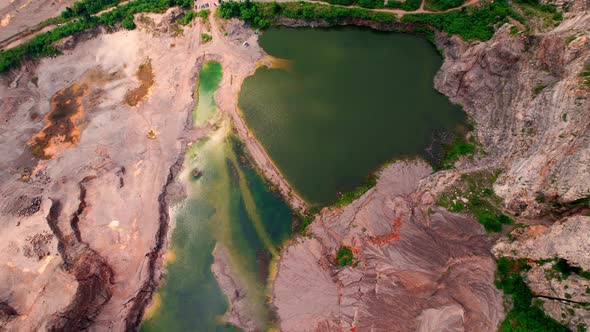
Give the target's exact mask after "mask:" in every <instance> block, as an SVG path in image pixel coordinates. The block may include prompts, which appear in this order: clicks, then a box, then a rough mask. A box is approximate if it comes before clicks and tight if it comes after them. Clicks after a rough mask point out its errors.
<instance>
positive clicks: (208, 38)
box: [201, 33, 213, 44]
mask: <svg viewBox="0 0 590 332" xmlns="http://www.w3.org/2000/svg"><path fill="white" fill-rule="evenodd" d="M212 40H213V36H211V35H210V34H208V33H202V34H201V43H203V44H206V43H208V42H210V41H212Z"/></svg>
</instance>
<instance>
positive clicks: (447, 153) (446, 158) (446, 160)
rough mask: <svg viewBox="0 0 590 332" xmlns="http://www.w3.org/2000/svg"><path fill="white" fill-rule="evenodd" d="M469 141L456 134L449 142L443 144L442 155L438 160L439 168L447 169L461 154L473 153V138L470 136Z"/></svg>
mask: <svg viewBox="0 0 590 332" xmlns="http://www.w3.org/2000/svg"><path fill="white" fill-rule="evenodd" d="M470 141H471V143H468V142H467V141H466V140H465V138H464V137H463V136H457V137H455V139H454V140H453V142H452V143H451V144H445V145H444V146H443V151H444V155H443V158H442V160H441V161H440V168H442V169H449V168H452V167H453V165H454V164H455V162H456V161H457V160H459V158H460V157H461V156H466V155H470V154H473V152H475V143H476V141H475V138H473V137H471V139H470Z"/></svg>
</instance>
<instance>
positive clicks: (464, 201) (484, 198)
mask: <svg viewBox="0 0 590 332" xmlns="http://www.w3.org/2000/svg"><path fill="white" fill-rule="evenodd" d="M498 174H499V173H498V172H491V171H481V172H474V173H468V174H462V175H461V179H459V180H458V181H457V182H456V183H455V184H454V185H453V186H452V187H451V188H449V189H447V190H445V191H444V192H443V193H442V194H441V195H440V197H439V198H438V201H437V204H438V205H440V206H442V207H444V208H446V209H447V210H449V211H452V212H463V213H468V214H470V215H472V216H474V217H475V218H476V219H477V221H478V222H479V223H481V224H482V225H483V226H484V227H485V229H486V230H487V231H488V232H500V231H501V230H502V225H505V224H512V223H514V220H512V219H511V218H510V217H508V216H507V215H505V214H503V213H502V211H501V210H500V209H499V208H498V206H501V205H502V200H501V199H500V198H499V197H498V196H496V195H495V194H494V192H493V190H492V189H491V188H492V185H493V184H494V182H495V181H496V178H497V177H498Z"/></svg>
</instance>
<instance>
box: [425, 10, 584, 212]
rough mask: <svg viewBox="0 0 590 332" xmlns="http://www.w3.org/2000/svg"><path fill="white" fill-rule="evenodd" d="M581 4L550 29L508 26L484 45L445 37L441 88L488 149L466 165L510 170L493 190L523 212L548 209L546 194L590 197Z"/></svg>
mask: <svg viewBox="0 0 590 332" xmlns="http://www.w3.org/2000/svg"><path fill="white" fill-rule="evenodd" d="M576 6H578V8H577V11H576V12H574V13H571V14H568V15H567V16H570V18H569V19H566V20H565V21H564V22H563V23H561V24H560V25H559V26H558V27H557V28H555V29H554V30H551V31H549V32H546V33H540V34H534V35H531V36H525V35H522V36H520V35H518V36H514V35H511V34H510V31H509V30H510V29H509V25H505V26H504V27H503V28H501V29H500V30H499V31H498V32H497V33H496V35H495V36H494V37H493V38H492V39H491V40H490V41H487V42H485V43H476V44H467V43H465V42H463V41H461V40H459V39H458V38H450V39H443V38H440V39H439V42H438V43H439V46H440V47H442V48H443V49H444V50H445V51H444V54H445V61H444V64H443V66H442V68H441V70H440V71H439V73H438V75H437V76H436V78H435V87H436V88H437V89H438V90H440V91H441V92H442V93H444V94H445V95H447V96H449V98H450V99H451V101H453V102H455V103H459V104H461V105H463V107H464V109H465V111H466V112H467V113H468V114H469V115H470V117H471V118H472V119H473V120H474V121H475V122H476V123H477V128H476V130H475V134H476V137H477V138H478V140H479V141H480V142H481V143H482V144H483V148H484V150H485V152H486V153H487V156H486V157H485V158H484V159H483V160H481V161H479V162H477V164H476V165H472V164H471V165H469V164H467V165H464V167H463V168H461V167H460V169H461V170H467V169H469V168H470V167H478V166H479V165H481V166H483V167H496V168H501V169H503V173H502V175H501V176H500V178H499V179H498V181H497V183H496V184H495V186H494V191H495V192H496V193H497V194H498V195H500V196H501V197H503V198H504V199H505V201H506V205H507V206H508V208H510V209H511V210H512V211H514V212H518V213H521V214H522V215H524V216H531V217H535V216H538V215H539V214H540V213H541V212H542V210H544V207H543V206H541V204H540V203H539V202H537V201H536V200H535V199H536V198H537V197H539V196H544V197H546V198H547V200H554V201H558V202H560V203H568V202H572V201H575V200H578V199H581V198H584V197H587V196H589V195H590V126H589V124H590V112H588V110H589V109H590V96H589V94H590V87H588V86H587V85H584V84H583V83H582V79H581V78H580V74H581V73H582V72H583V71H584V70H585V68H587V67H588V66H590V48H589V47H588V43H589V42H590V33H589V31H590V14H589V13H588V11H587V7H586V6H587V4H586V3H584V2H581V1H579V2H578V3H577V4H576ZM581 6H583V7H582V8H579V7H581ZM567 16H566V17H567Z"/></svg>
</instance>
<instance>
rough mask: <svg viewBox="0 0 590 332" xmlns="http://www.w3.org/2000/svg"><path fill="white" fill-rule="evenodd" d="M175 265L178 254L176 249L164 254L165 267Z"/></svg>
mask: <svg viewBox="0 0 590 332" xmlns="http://www.w3.org/2000/svg"><path fill="white" fill-rule="evenodd" d="M174 263H176V252H175V251H174V249H170V250H168V252H166V253H165V254H164V265H168V264H174Z"/></svg>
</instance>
